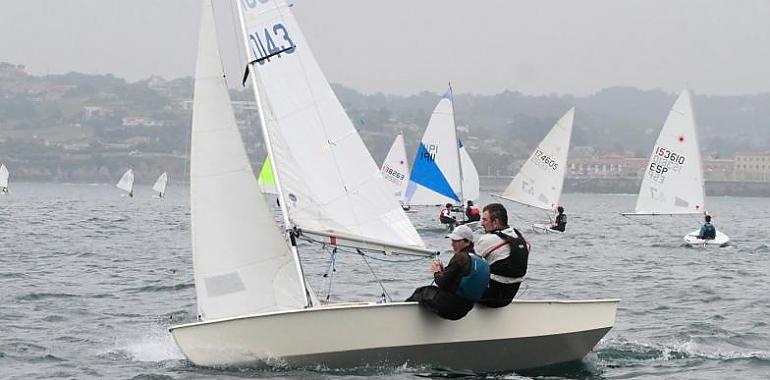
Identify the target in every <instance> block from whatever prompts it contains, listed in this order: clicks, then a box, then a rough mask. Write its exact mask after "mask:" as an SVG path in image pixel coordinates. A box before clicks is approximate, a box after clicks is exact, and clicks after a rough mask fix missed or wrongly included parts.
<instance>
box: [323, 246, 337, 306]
mask: <svg viewBox="0 0 770 380" xmlns="http://www.w3.org/2000/svg"><path fill="white" fill-rule="evenodd" d="M329 255H330V257H329V266H328V267H327V268H326V273H325V274H324V277H326V278H328V279H329V285H328V286H327V287H326V299H325V300H324V301H323V302H324V303H326V304H328V303H330V302H331V297H332V284H333V282H334V272H336V271H337V268H336V267H335V262H336V261H337V247H334V248H332V249H331V250H330V251H329Z"/></svg>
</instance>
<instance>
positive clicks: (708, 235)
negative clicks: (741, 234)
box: [698, 215, 717, 240]
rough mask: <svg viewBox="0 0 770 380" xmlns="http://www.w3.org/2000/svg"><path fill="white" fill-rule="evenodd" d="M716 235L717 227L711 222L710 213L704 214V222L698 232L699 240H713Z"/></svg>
mask: <svg viewBox="0 0 770 380" xmlns="http://www.w3.org/2000/svg"><path fill="white" fill-rule="evenodd" d="M716 237H717V228H716V227H714V225H713V224H711V215H706V223H703V226H701V228H700V232H699V233H698V239H701V240H714V239H716Z"/></svg>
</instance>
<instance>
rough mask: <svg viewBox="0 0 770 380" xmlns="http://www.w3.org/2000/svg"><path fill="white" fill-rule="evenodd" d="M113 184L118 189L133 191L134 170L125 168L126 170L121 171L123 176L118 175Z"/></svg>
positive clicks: (130, 192)
mask: <svg viewBox="0 0 770 380" xmlns="http://www.w3.org/2000/svg"><path fill="white" fill-rule="evenodd" d="M115 186H117V187H118V189H121V190H123V191H125V192H127V193H129V194H132V193H133V192H134V170H133V169H128V170H126V172H125V173H123V176H122V177H120V180H119V181H118V183H116V184H115Z"/></svg>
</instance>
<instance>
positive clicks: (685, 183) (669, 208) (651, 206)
mask: <svg viewBox="0 0 770 380" xmlns="http://www.w3.org/2000/svg"><path fill="white" fill-rule="evenodd" d="M704 198H705V196H704V191H703V171H702V169H701V157H700V148H699V147H698V135H697V132H696V124H695V115H694V114H693V107H692V99H691V97H690V92H689V91H687V90H684V91H682V93H681V94H680V95H679V98H678V99H677V100H676V103H674V107H673V108H672V109H671V112H670V113H669V114H668V118H666V122H665V124H663V129H662V130H661V131H660V135H659V136H658V140H657V141H656V142H655V147H654V148H653V150H652V155H651V156H650V161H649V162H648V163H647V166H646V168H645V171H644V178H643V179H642V187H641V188H640V189H639V198H637V201H636V213H637V214H692V213H703V212H704V211H705V208H704V207H705V206H704Z"/></svg>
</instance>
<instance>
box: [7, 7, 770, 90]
mask: <svg viewBox="0 0 770 380" xmlns="http://www.w3.org/2000/svg"><path fill="white" fill-rule="evenodd" d="M229 3H230V0H215V4H217V5H218V6H219V8H218V9H219V10H221V11H220V12H219V14H218V19H219V20H220V23H219V27H220V38H221V39H222V40H223V41H233V40H234V39H235V37H236V36H237V34H236V31H235V29H233V27H232V26H231V25H229V23H230V22H231V21H233V19H232V18H230V17H229V15H227V12H228V11H230V10H231V9H232V8H231V7H232V6H231V5H230V4H229ZM293 9H294V12H295V14H296V16H297V18H298V20H299V23H300V26H301V27H302V28H303V31H304V33H305V37H306V38H307V39H308V41H309V43H310V44H311V48H312V49H313V52H314V53H315V55H316V57H317V59H318V61H319V63H320V65H321V67H322V68H323V70H324V72H325V73H326V75H327V77H328V79H329V80H330V81H332V82H338V83H342V84H344V85H347V86H350V87H353V88H355V89H357V90H360V91H363V92H367V93H373V92H380V91H381V92H386V93H395V94H411V93H415V92H418V91H421V90H430V91H433V92H443V90H444V88H445V86H446V82H447V81H448V80H451V81H452V82H453V84H454V86H455V88H456V91H457V92H461V93H468V92H471V93H478V94H490V93H496V92H500V91H503V90H505V89H510V90H518V91H521V92H524V93H527V94H548V93H572V94H577V95H582V94H588V93H592V92H595V91H597V90H599V89H601V88H604V87H608V86H616V85H631V86H636V87H640V88H645V89H646V88H662V89H665V90H668V91H671V92H676V91H678V90H680V89H681V88H682V87H684V86H689V87H691V88H693V89H695V90H696V91H697V92H699V93H701V94H725V95H730V94H746V93H756V92H770V48H769V47H770V22H767V20H768V18H769V17H770V1H767V0H712V1H707V0H530V1H521V0H472V1H470V0H465V1H459V0H387V1H385V0H379V1H375V0H295V6H294V8H293ZM199 12H200V2H199V1H197V0H130V1H129V0H0V61H8V62H13V63H21V64H25V65H27V67H28V70H29V71H30V72H31V73H33V74H45V73H51V74H54V73H65V72H69V71H79V72H86V73H100V74H106V73H112V74H115V75H116V76H119V77H124V78H126V79H128V80H131V81H134V80H139V79H143V78H146V77H148V76H150V75H153V74H157V75H161V76H163V77H166V78H177V77H183V76H189V75H191V74H192V73H193V70H194V66H195V63H194V57H195V48H196V39H197V24H198V17H199ZM236 47H237V48H240V45H239V44H235V43H232V42H230V43H229V46H227V47H226V54H227V55H228V57H229V59H228V61H229V62H230V64H229V66H230V68H231V70H232V73H231V77H237V76H239V75H240V71H241V69H242V68H241V66H242V64H240V63H238V62H237V58H236V57H237V56H238V54H237V53H238V49H237V48H236ZM240 50H241V51H242V49H240Z"/></svg>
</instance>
